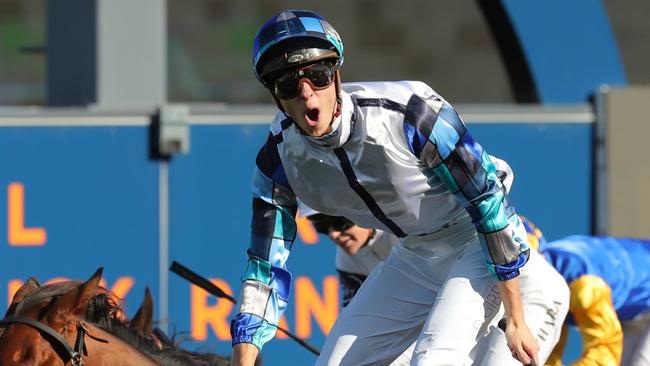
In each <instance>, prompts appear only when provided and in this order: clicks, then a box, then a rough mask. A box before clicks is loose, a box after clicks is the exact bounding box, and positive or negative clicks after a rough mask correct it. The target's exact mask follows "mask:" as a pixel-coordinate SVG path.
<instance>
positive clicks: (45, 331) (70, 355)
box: [0, 316, 108, 366]
mask: <svg viewBox="0 0 650 366" xmlns="http://www.w3.org/2000/svg"><path fill="white" fill-rule="evenodd" d="M11 324H24V325H27V326H30V327H32V328H34V329H36V330H38V331H39V332H40V333H41V335H43V336H44V335H47V336H49V337H50V339H48V338H47V337H43V338H45V339H46V340H48V342H49V343H50V344H52V345H54V344H56V345H58V346H61V347H63V349H64V350H65V352H66V355H65V357H63V356H62V357H61V358H62V359H63V361H64V363H67V362H68V360H69V361H71V362H72V366H84V362H83V359H82V354H86V355H87V354H88V351H87V350H86V344H85V336H86V335H88V337H90V338H92V339H94V340H96V341H99V342H102V343H108V341H107V340H105V339H102V338H98V337H96V336H93V335H92V334H90V333H89V332H88V328H87V327H86V323H85V322H84V321H78V322H77V340H76V341H75V345H74V348H72V347H71V346H70V345H69V344H68V341H67V340H66V339H65V338H63V336H62V335H61V334H59V333H58V332H56V331H55V330H54V329H52V328H50V327H49V326H47V325H45V324H43V323H41V322H39V321H36V320H34V319H30V318H27V317H24V316H10V317H7V318H5V319H3V320H0V326H3V325H11ZM52 340H53V341H55V342H54V344H53V343H52ZM66 357H67V359H66Z"/></svg>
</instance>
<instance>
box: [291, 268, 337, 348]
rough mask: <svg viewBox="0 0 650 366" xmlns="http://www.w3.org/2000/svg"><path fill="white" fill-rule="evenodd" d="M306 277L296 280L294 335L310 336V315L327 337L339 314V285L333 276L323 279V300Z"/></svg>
mask: <svg viewBox="0 0 650 366" xmlns="http://www.w3.org/2000/svg"><path fill="white" fill-rule="evenodd" d="M319 295H320V294H319V293H318V291H316V289H315V288H314V285H313V284H312V283H311V280H310V279H309V278H308V277H298V278H297V279H296V335H297V336H298V337H301V338H309V337H310V336H311V315H314V320H316V323H318V325H319V326H320V329H321V330H322V332H323V334H325V335H327V334H328V333H329V331H330V328H332V325H333V324H334V320H335V319H336V317H337V316H338V313H339V284H338V280H337V279H336V277H335V276H326V277H325V278H323V298H322V299H321V297H320V296H319Z"/></svg>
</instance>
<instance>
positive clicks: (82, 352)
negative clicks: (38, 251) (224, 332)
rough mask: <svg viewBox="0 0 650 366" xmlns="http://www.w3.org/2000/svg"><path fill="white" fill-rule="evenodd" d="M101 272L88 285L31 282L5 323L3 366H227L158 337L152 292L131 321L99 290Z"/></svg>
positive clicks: (0, 343) (0, 351) (0, 348)
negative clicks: (153, 319)
mask: <svg viewBox="0 0 650 366" xmlns="http://www.w3.org/2000/svg"><path fill="white" fill-rule="evenodd" d="M101 274H102V268H100V269H98V270H97V271H96V272H95V273H94V274H93V275H92V276H91V277H90V278H89V279H88V280H87V281H85V282H81V281H66V282H60V283H56V284H49V285H44V286H40V285H39V284H38V281H36V280H35V279H33V278H30V279H29V280H28V281H26V282H25V284H24V285H23V286H22V287H21V288H20V289H19V290H18V291H17V292H16V295H15V296H14V298H13V300H12V303H11V305H10V306H9V308H8V310H7V313H6V314H5V317H4V319H2V320H1V321H0V327H2V328H3V329H2V331H1V332H2V333H0V365H2V366H17V365H21V366H32V365H33V366H37V365H39V366H67V365H72V366H104V365H142V366H159V365H169V366H207V365H216V366H220V365H228V358H225V357H222V356H219V355H216V354H209V353H207V354H199V353H192V352H189V351H186V350H182V349H180V348H178V347H176V346H175V345H174V344H173V342H170V341H169V340H167V339H166V337H161V335H164V334H162V333H160V332H158V333H157V334H158V337H155V335H156V331H155V330H154V329H153V327H152V324H153V321H152V318H153V300H152V299H151V296H150V294H148V291H146V293H145V300H144V301H143V305H142V306H141V307H140V309H139V310H138V313H137V314H136V316H135V317H134V318H133V319H132V320H131V321H130V322H129V321H126V317H125V316H124V311H123V310H122V309H121V307H120V306H119V301H117V300H116V299H117V297H116V296H115V295H113V294H112V293H111V292H110V291H108V290H106V289H103V288H101V287H99V280H100V279H101ZM147 294H148V298H149V299H147ZM161 338H162V339H161Z"/></svg>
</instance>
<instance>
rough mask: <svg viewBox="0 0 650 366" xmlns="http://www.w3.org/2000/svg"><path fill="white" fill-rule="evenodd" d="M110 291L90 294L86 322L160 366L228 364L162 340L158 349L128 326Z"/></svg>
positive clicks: (222, 360) (219, 359)
mask: <svg viewBox="0 0 650 366" xmlns="http://www.w3.org/2000/svg"><path fill="white" fill-rule="evenodd" d="M111 295H112V294H111V293H110V292H104V293H99V294H98V295H96V296H94V297H93V298H92V300H91V302H90V304H89V306H88V308H87V310H86V314H85V316H84V318H85V319H86V321H88V322H91V323H92V324H94V325H96V326H98V327H99V328H100V329H103V330H104V331H106V332H108V333H110V334H112V335H114V336H116V337H118V338H120V339H121V340H123V341H125V342H126V343H128V344H130V345H131V346H133V347H134V348H136V349H138V350H139V351H141V352H142V353H144V354H146V355H147V356H149V357H150V358H151V359H153V360H154V361H156V362H158V363H160V364H161V365H169V366H220V365H224V366H225V365H228V364H229V360H228V359H227V358H224V357H221V356H219V355H217V354H213V353H194V352H189V351H186V350H183V349H180V348H178V347H177V346H176V345H174V344H173V343H168V344H167V343H166V344H164V347H163V348H162V349H160V348H159V347H158V346H157V345H156V343H155V342H154V341H153V340H152V339H151V338H148V337H144V336H142V335H140V334H139V333H137V332H135V331H134V330H133V329H131V328H130V327H129V324H128V323H127V322H125V321H123V320H122V319H120V317H119V316H116V315H117V314H122V313H123V311H122V309H121V307H120V305H119V303H118V302H117V301H116V298H115V297H114V296H111Z"/></svg>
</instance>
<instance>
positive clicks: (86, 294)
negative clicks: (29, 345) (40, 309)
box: [48, 267, 104, 324]
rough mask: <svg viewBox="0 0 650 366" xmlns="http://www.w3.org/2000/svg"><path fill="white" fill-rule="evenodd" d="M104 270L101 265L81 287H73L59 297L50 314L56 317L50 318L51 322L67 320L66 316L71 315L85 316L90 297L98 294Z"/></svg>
mask: <svg viewBox="0 0 650 366" xmlns="http://www.w3.org/2000/svg"><path fill="white" fill-rule="evenodd" d="M103 270H104V268H102V267H100V268H99V269H97V271H96V272H95V273H94V274H93V275H92V276H91V277H90V278H89V279H88V281H86V282H83V283H82V284H81V285H79V287H76V288H73V289H71V290H70V291H68V292H67V293H65V294H63V295H61V297H59V298H58V300H57V301H56V303H55V304H54V305H53V307H54V308H53V309H52V311H51V312H50V315H49V317H52V316H53V317H55V319H48V320H50V324H54V322H57V321H58V322H65V320H66V317H67V316H70V315H73V316H77V317H82V316H83V314H84V313H85V312H86V308H87V307H88V303H89V302H90V299H92V297H93V296H95V295H96V294H97V287H98V286H99V280H101V279H102V272H103ZM49 317H48V318H49Z"/></svg>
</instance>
